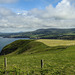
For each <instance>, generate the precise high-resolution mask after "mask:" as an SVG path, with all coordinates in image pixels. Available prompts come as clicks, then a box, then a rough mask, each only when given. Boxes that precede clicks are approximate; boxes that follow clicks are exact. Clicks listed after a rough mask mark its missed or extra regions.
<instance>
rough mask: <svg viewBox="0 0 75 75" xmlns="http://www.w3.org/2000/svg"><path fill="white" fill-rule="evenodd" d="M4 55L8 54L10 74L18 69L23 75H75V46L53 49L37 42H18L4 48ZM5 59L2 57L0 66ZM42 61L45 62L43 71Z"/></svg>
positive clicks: (55, 47) (0, 57)
mask: <svg viewBox="0 0 75 75" xmlns="http://www.w3.org/2000/svg"><path fill="white" fill-rule="evenodd" d="M61 43H62V42H61ZM3 53H6V54H7V55H6V57H7V59H8V66H7V70H8V71H10V72H11V71H14V70H15V68H16V69H17V70H18V69H19V71H20V73H21V75H22V74H23V73H25V74H24V75H28V74H29V75H41V72H42V73H43V75H75V45H74V46H66V45H65V46H59V45H58V46H54V47H51V46H47V45H45V44H43V43H42V42H38V41H36V40H17V41H15V42H13V43H11V44H9V45H7V46H6V47H4V48H3V50H2V54H3ZM11 55H12V56H11ZM3 59H4V56H0V66H1V64H3V61H4V60H3ZM41 59H43V62H44V66H43V69H42V70H41V68H40V65H41V63H40V60H41ZM13 68H14V69H13ZM0 71H2V68H1V67H0ZM1 75H2V74H1ZM9 75H11V74H9Z"/></svg>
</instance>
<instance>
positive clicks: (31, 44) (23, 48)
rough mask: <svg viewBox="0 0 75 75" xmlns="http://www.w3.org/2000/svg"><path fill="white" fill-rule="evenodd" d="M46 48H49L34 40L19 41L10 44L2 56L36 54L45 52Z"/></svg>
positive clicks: (2, 52) (4, 49)
mask: <svg viewBox="0 0 75 75" xmlns="http://www.w3.org/2000/svg"><path fill="white" fill-rule="evenodd" d="M46 48H49V47H48V46H47V45H45V44H43V43H41V42H37V41H34V40H17V41H14V42H13V43H11V44H8V45H7V46H5V47H4V48H3V50H2V51H1V55H3V54H9V53H13V52H14V53H13V54H15V53H16V54H21V53H24V52H25V53H29V54H30V53H36V52H41V51H44V50H45V49H46Z"/></svg>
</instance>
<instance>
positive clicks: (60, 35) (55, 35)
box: [0, 28, 75, 40]
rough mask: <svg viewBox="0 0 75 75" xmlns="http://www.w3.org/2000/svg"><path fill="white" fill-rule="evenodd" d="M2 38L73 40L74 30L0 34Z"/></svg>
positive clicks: (44, 30)
mask: <svg viewBox="0 0 75 75" xmlns="http://www.w3.org/2000/svg"><path fill="white" fill-rule="evenodd" d="M0 36H2V37H8V38H33V39H38V38H40V39H67V40H74V39H75V28H72V29H57V28H50V29H38V30H35V31H31V32H20V33H3V34H2V33H0Z"/></svg>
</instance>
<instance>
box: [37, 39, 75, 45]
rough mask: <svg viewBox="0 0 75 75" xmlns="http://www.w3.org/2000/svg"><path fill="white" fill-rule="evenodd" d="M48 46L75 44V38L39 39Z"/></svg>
mask: <svg viewBox="0 0 75 75" xmlns="http://www.w3.org/2000/svg"><path fill="white" fill-rule="evenodd" d="M37 41H39V42H42V43H44V44H46V45H48V46H70V45H75V40H52V39H51V40H50V39H40V40H37Z"/></svg>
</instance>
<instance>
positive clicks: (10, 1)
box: [0, 0, 18, 4]
mask: <svg viewBox="0 0 75 75" xmlns="http://www.w3.org/2000/svg"><path fill="white" fill-rule="evenodd" d="M17 1H18V0H0V4H3V3H14V2H17Z"/></svg>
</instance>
